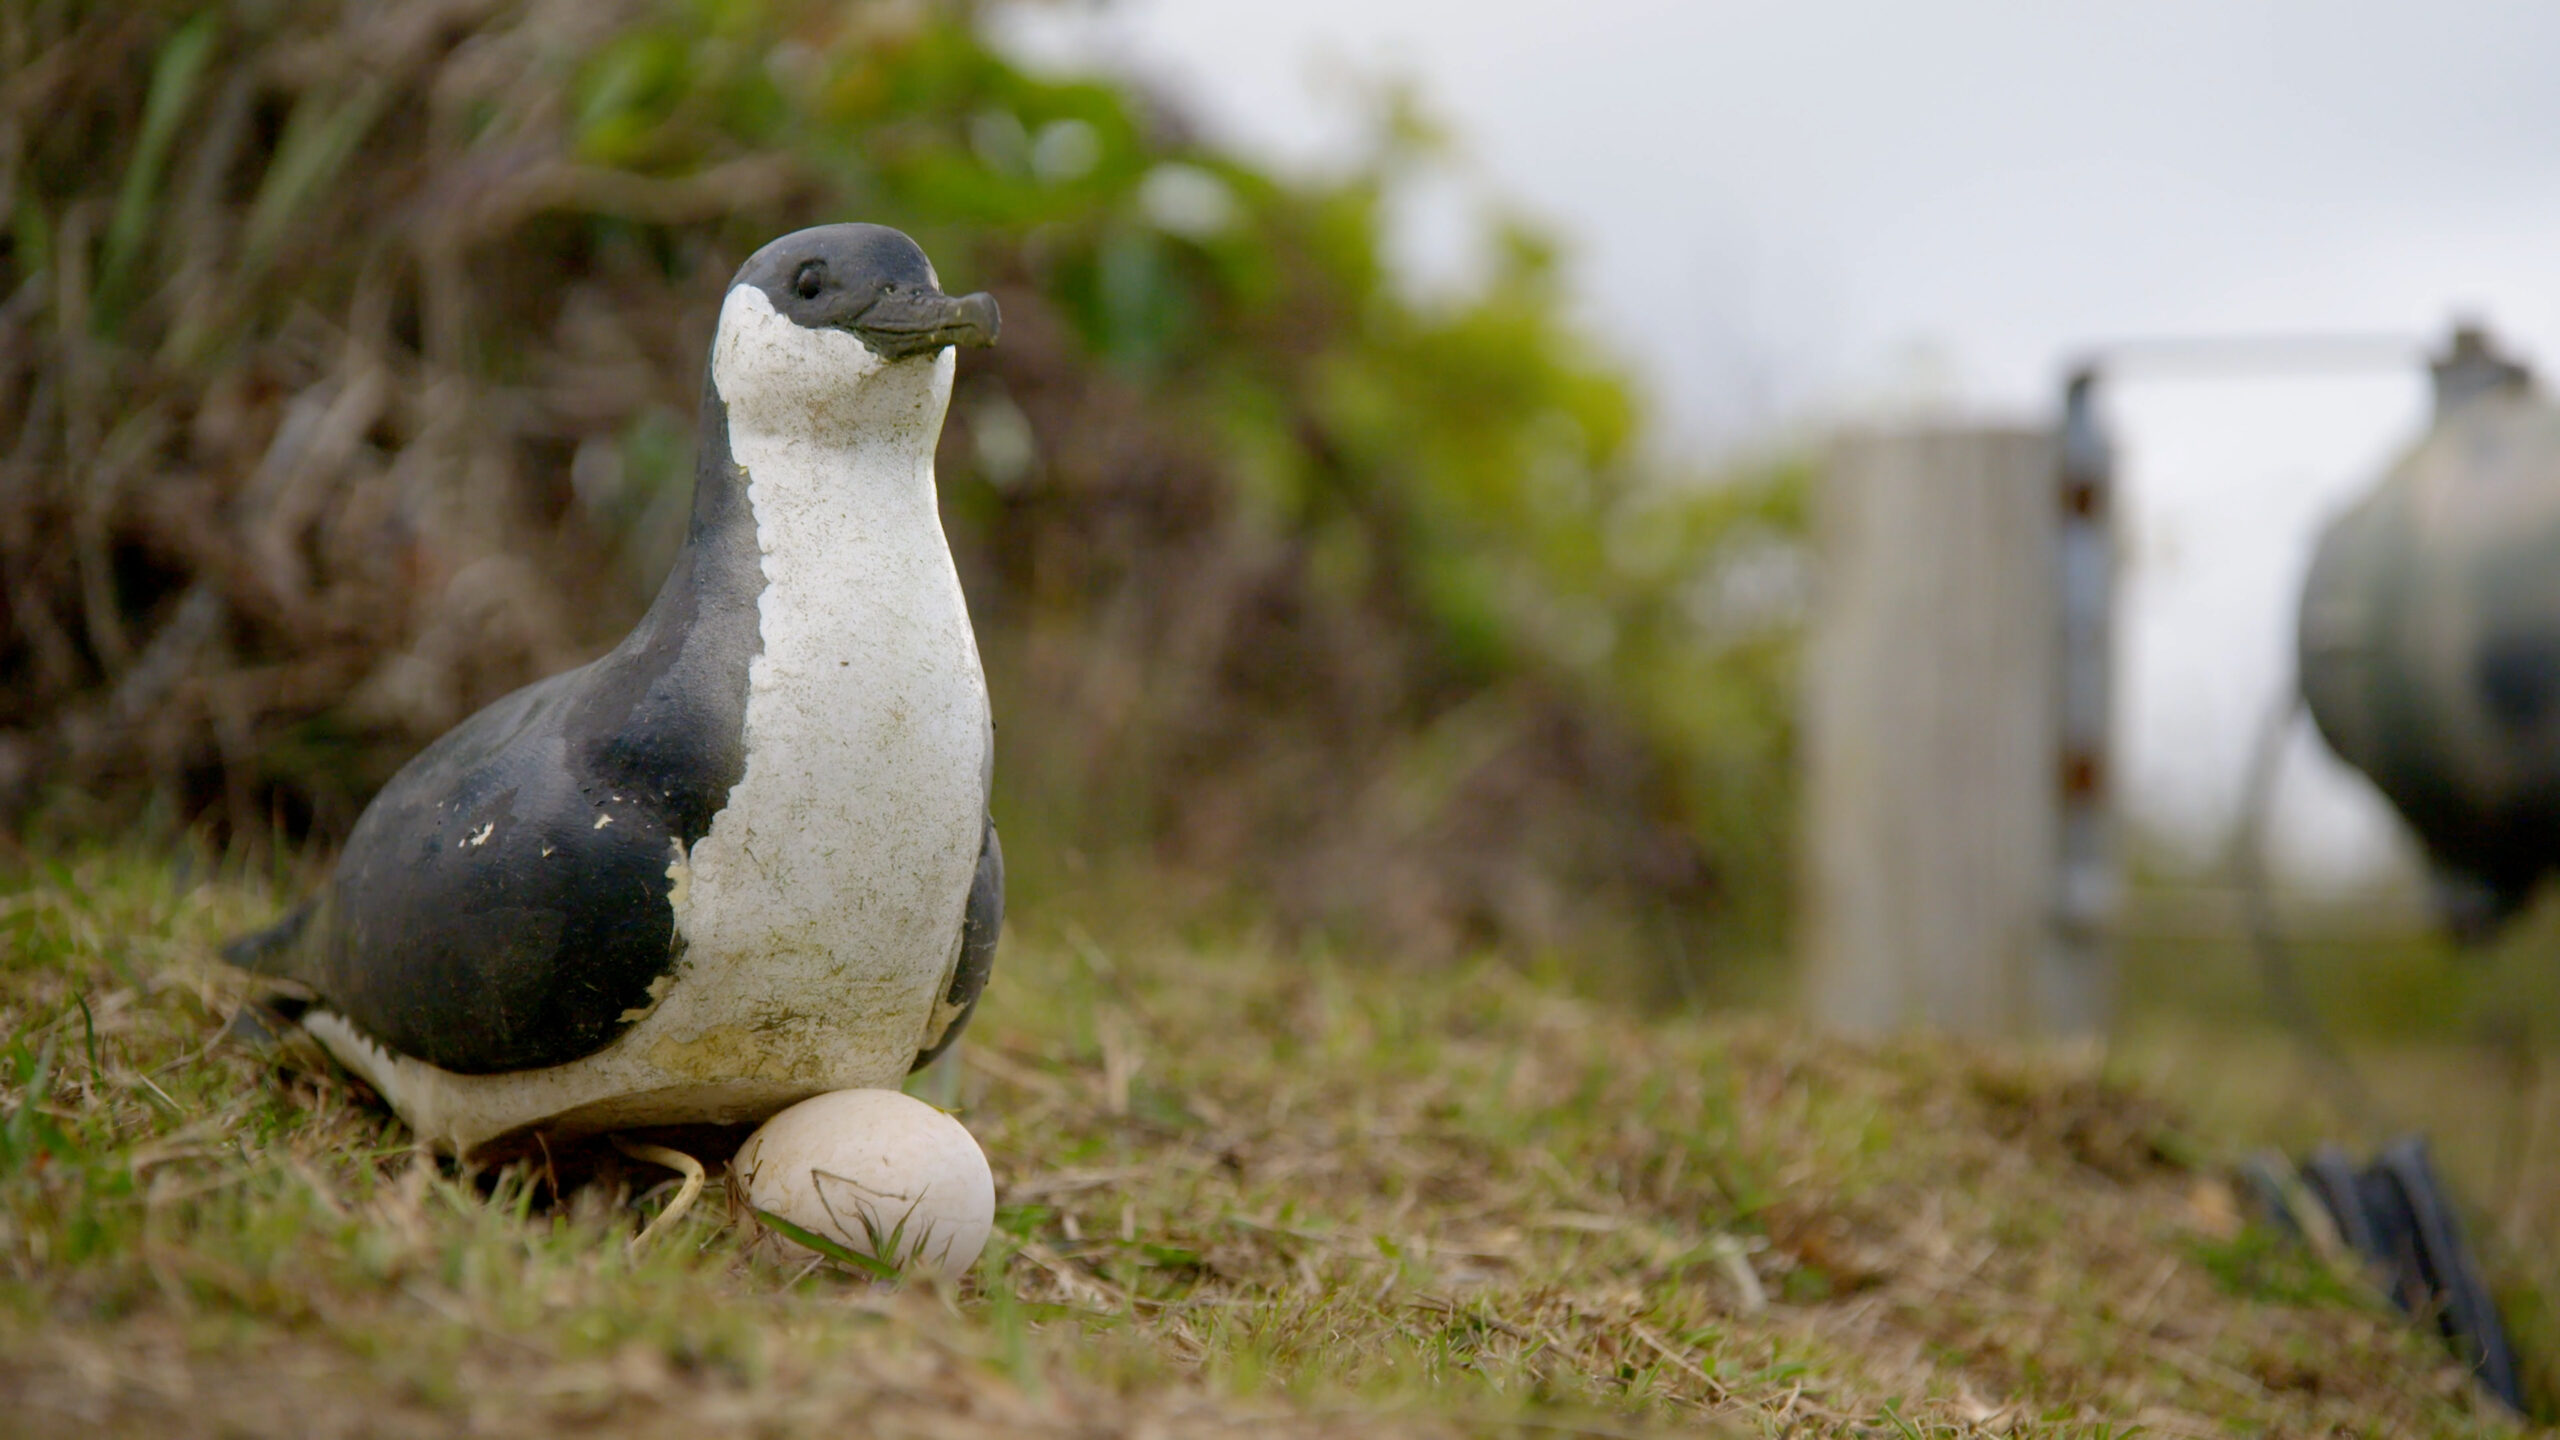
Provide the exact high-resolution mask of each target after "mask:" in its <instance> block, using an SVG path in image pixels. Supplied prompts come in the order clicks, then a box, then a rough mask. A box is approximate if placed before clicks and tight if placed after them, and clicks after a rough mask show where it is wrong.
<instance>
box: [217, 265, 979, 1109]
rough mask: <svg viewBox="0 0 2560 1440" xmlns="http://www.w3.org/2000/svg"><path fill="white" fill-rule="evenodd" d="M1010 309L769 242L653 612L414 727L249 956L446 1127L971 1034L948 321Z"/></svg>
mask: <svg viewBox="0 0 2560 1440" xmlns="http://www.w3.org/2000/svg"><path fill="white" fill-rule="evenodd" d="M996 323H997V322H996V306H995V301H994V300H993V298H991V297H989V296H987V295H983V294H978V295H968V296H963V297H957V298H955V297H952V296H947V295H945V294H943V293H942V290H941V288H940V284H939V282H938V280H937V279H936V277H935V275H934V272H933V267H932V265H931V264H929V263H928V262H927V261H926V259H925V256H924V252H923V251H922V250H920V249H918V248H917V246H916V245H915V243H914V242H913V241H912V240H909V239H908V238H907V237H906V236H905V235H902V234H900V233H898V232H897V231H895V230H891V229H887V228H884V227H881V226H877V225H827V226H820V227H818V228H815V229H810V230H803V231H799V232H797V233H795V234H791V235H786V236H784V237H782V238H781V239H779V240H775V241H774V242H772V243H771V244H769V245H767V246H765V247H764V248H763V249H761V250H759V251H757V252H756V253H755V255H754V256H753V257H752V258H750V259H749V260H748V261H747V263H746V265H745V266H744V267H743V268H742V269H740V270H739V272H738V275H737V278H736V279H735V280H734V281H733V282H731V285H730V288H729V291H728V295H727V298H726V300H725V301H724V302H723V304H722V306H721V310H720V322H719V330H718V334H717V336H716V338H715V339H714V340H713V342H712V347H711V357H710V364H709V373H708V375H707V376H706V377H705V384H704V387H703V400H702V440H701V453H700V458H699V461H698V464H697V467H696V472H695V479H694V496H693V513H692V521H691V526H690V529H689V531H688V533H687V535H686V539H685V543H684V547H683V549H682V551H681V552H680V553H679V554H678V556H677V558H676V561H675V566H674V569H673V571H672V572H671V573H670V574H669V575H668V577H667V580H666V583H665V585H664V587H663V588H662V589H661V590H660V591H659V592H658V596H657V599H656V601H655V603H653V604H652V605H651V607H650V609H649V611H648V613H647V615H646V616H645V617H643V618H642V620H641V621H640V623H639V625H638V627H637V628H635V629H634V630H633V631H632V632H631V634H630V635H629V636H628V637H627V638H626V639H624V640H623V641H622V643H621V644H619V645H617V646H615V647H614V649H613V650H612V651H611V652H610V653H608V654H606V655H605V656H603V657H602V658H600V659H598V660H596V661H594V662H592V663H590V664H587V665H584V666H581V667H579V668H578V669H575V670H570V671H567V672H565V673H563V674H559V675H554V676H552V677H551V678H549V679H547V680H543V681H540V682H538V683H536V684H533V685H530V686H527V687H526V688H524V689H522V690H518V691H516V692H515V693H514V694H512V695H509V696H506V697H505V698H503V699H501V700H499V701H497V702H496V703H494V704H492V705H490V706H489V707H488V708H487V709H485V710H482V711H480V712H479V713H478V714H476V715H473V716H472V717H471V718H469V719H467V720H465V721H463V722H462V723H461V724H460V725H458V726H456V727H455V728H454V729H453V730H451V731H449V732H448V733H446V734H445V735H444V736H443V737H442V738H441V739H439V740H437V741H436V742H435V743H434V744H432V745H430V746H428V747H427V748H426V749H425V750H424V751H422V752H420V753H419V755H418V756H417V758H415V759H414V760H412V761H410V762H409V764H408V765H407V766H406V767H405V768H403V769H402V770H401V771H400V772H399V773H398V774H397V775H395V776H394V777H393V778H392V780H391V782H390V783H389V784H388V785H386V786H384V787H383V789H382V791H381V793H380V794H378V795H377V796H375V797H374V799H373V802H372V803H371V804H370V805H369V806H367V807H366V809H365V811H364V813H363V814H362V815H361V816H360V817H359V818H358V819H357V821H356V824H355V827H354V829H353V830H352V831H351V832H350V833H349V835H348V837H347V843H346V848H345V850H344V852H343V853H342V854H341V855H340V857H339V859H338V863H337V867H336V869H335V871H334V873H333V875H332V877H331V878H330V880H329V881H328V883H327V885H326V886H325V887H324V889H323V890H322V891H321V892H320V894H319V895H318V896H317V898H316V899H314V900H313V901H312V902H311V903H310V904H308V905H306V906H304V907H303V908H302V909H300V910H299V911H297V912H295V913H293V914H292V915H290V916H288V917H287V918H286V919H285V920H284V921H283V922H281V923H280V924H278V925H276V926H275V927H274V928H273V929H271V930H268V931H266V932H263V933H261V934H258V935H253V936H250V937H247V938H246V939H243V940H240V941H238V942H235V943H234V944H233V945H232V946H230V947H229V948H228V949H227V950H226V951H225V954H226V957H227V958H229V959H230V960H231V961H232V963H234V964H236V965H240V966H242V967H243V968H246V969H249V970H253V971H256V972H258V973H260V974H264V975H269V976H274V977H278V978H281V979H284V980H288V981H291V982H295V983H296V984H297V985H298V986H299V987H302V988H303V989H305V990H307V991H308V993H309V996H310V1000H309V1004H308V1008H307V1009H304V1010H303V1011H302V1012H301V1014H300V1021H301V1024H302V1025H303V1027H304V1028H305V1029H306V1030H307V1031H308V1032H309V1033H310V1034H311V1035H312V1036H314V1037H315V1038H317V1039H318V1040H319V1041H320V1043H321V1044H322V1045H323V1046H325V1047H326V1048H327V1049H328V1050H329V1051H330V1052H331V1053H332V1054H333V1055H335V1056H336V1057H337V1059H338V1060H340V1061H341V1062H342V1063H344V1064H345V1065H347V1066H348V1067H349V1068H350V1069H352V1070H353V1071H355V1072H356V1073H357V1074H359V1075H360V1076H362V1077H363V1078H364V1079H365V1080H366V1081H368V1082H369V1083H371V1084H372V1085H373V1087H374V1088H375V1089H376V1090H378V1091H380V1092H381V1094H382V1096H383V1098H384V1099H385V1100H387V1101H388V1102H389V1103H390V1104H391V1106H392V1108H393V1109H394V1110H396V1111H397V1112H398V1113H399V1114H400V1115H401V1117H402V1118H403V1119H405V1120H406V1121H408V1123H409V1125H410V1127H411V1128H412V1129H413V1130H414V1131H415V1132H416V1133H417V1135H418V1136H419V1138H420V1139H422V1140H424V1141H426V1142H428V1143H430V1144H432V1145H434V1146H436V1147H437V1148H439V1149H443V1150H448V1151H452V1152H455V1153H458V1154H464V1155H470V1154H473V1153H477V1152H483V1151H486V1150H492V1149H495V1148H498V1147H499V1146H500V1145H501V1144H502V1142H506V1141H509V1140H511V1139H512V1140H518V1141H520V1140H522V1139H523V1138H524V1137H526V1136H529V1135H532V1134H535V1133H542V1134H546V1135H580V1134H595V1133H601V1132H605V1131H612V1130H620V1129H625V1128H631V1127H635V1126H651V1125H673V1124H692V1123H716V1124H740V1123H747V1122H753V1121H759V1120H762V1119H763V1118H765V1117H766V1116H768V1115H771V1114H772V1113H774V1112H775V1111H777V1110H780V1109H782V1108H783V1107H784V1106H786V1105H789V1104H791V1103H793V1102H795V1101H798V1100H801V1099H804V1098H806V1097H808V1096H811V1095H816V1094H821V1093H824V1092H827V1091H831V1090H841V1089H851V1088H858V1087H894V1086H896V1085H897V1084H898V1083H899V1081H900V1079H901V1078H902V1077H903V1076H905V1075H906V1074H907V1073H908V1071H909V1070H910V1069H912V1068H914V1067H917V1066H921V1065H922V1064H924V1063H925V1062H926V1061H928V1060H930V1059H932V1058H933V1057H934V1056H936V1055H937V1054H939V1053H940V1052H941V1051H942V1049H943V1048H944V1047H946V1046H948V1045H949V1044H950V1043H951V1042H952V1040H953V1039H954V1038H956V1037H957V1035H958V1034H959V1032H960V1029H961V1027H962V1026H963V1025H964V1024H965V1023H966V1022H967V1020H968V1016H969V1013H970V1011H971V1009H972V1007H973V1006H974V1005H975V1004H976V1002H977V999H978V995H979V992H980V991H981V990H982V989H983V988H984V986H985V984H986V980H987V972H988V969H989V967H990V966H991V965H992V964H993V962H994V957H995V944H996V934H997V931H998V929H999V928H1000V926H1001V924H1002V922H1003V912H1004V859H1003V853H1002V851H1001V850H1000V849H999V848H998V845H997V842H996V832H995V826H994V823H993V821H992V820H991V818H990V817H989V814H988V809H987V804H988V790H989V785H990V783H991V780H992V777H993V766H994V748H993V740H994V729H993V722H992V719H991V717H990V713H989V709H988V704H987V690H986V680H985V676H984V673H983V672H982V671H981V669H980V667H979V662H978V649H977V641H976V637H975V636H974V635H973V633H972V632H971V629H970V625H969V614H968V609H967V606H966V604H965V602H964V601H963V599H962V596H961V591H960V581H959V576H958V574H957V572H956V571H955V570H954V569H953V566H952V560H951V552H950V548H949V546H948V544H947V543H946V542H945V540H944V537H943V532H942V523H941V518H940V515H939V513H938V511H937V507H936V495H935V487H934V472H933V456H934V445H935V441H936V440H937V438H938V437H939V435H940V433H941V429H942V419H943V412H944V410H945V408H946V407H947V406H948V404H949V402H950V399H951V381H952V371H953V366H954V355H953V350H952V347H953V346H956V345H984V344H989V343H992V342H993V340H994V339H995V334H996Z"/></svg>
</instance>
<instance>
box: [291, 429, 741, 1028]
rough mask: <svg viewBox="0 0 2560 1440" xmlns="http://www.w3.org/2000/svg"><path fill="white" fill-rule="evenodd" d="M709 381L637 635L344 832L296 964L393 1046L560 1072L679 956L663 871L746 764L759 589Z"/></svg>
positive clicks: (430, 764)
mask: <svg viewBox="0 0 2560 1440" xmlns="http://www.w3.org/2000/svg"><path fill="white" fill-rule="evenodd" d="M704 392H705V393H704V399H703V426H704V434H703V444H702V450H701V458H700V462H699V465H698V468H697V472H696V475H695V480H694V503H693V520H692V526H691V532H690V534H689V535H688V536H687V538H686V542H685V545H684V548H683V549H682V550H681V551H680V552H679V553H678V556H677V559H676V568H675V570H674V572H673V573H671V574H670V575H669V576H668V577H667V582H666V585H665V587H664V588H663V589H661V590H660V591H659V594H658V598H657V601H656V603H655V604H653V605H652V606H651V607H650V609H649V613H648V614H647V616H646V617H644V618H643V619H642V620H641V622H640V624H639V626H638V628H636V629H634V630H633V631H632V633H631V634H630V636H629V637H628V638H626V639H625V640H624V641H623V642H622V644H621V645H619V646H617V647H616V648H615V649H614V650H613V652H612V653H610V654H608V655H606V656H604V657H603V658H602V659H599V660H597V661H595V662H593V663H592V664H589V665H585V666H582V667H580V668H578V669H576V670H571V671H567V672H565V673H563V674H559V675H554V676H552V677H551V678H550V679H547V680H543V681H540V682H538V683H536V684H533V685H530V686H527V687H526V688H524V689H522V690H519V691H517V692H515V693H514V694H512V695H509V696H507V697H506V698H505V699H502V700H500V701H498V702H496V703H495V704H493V705H491V706H489V707H488V708H487V709H485V710H483V711H481V712H480V713H479V714H477V715H474V716H472V717H471V718H470V719H468V720H466V721H464V722H463V723H462V724H460V725H458V726H456V727H455V728H454V729H453V730H452V731H450V732H448V733H447V734H446V735H445V736H444V737H443V738H442V739H439V740H437V741H436V742H435V743H434V744H433V745H430V746H428V747H427V748H426V749H425V750H424V751H421V752H420V753H419V754H418V756H417V758H416V759H414V760H412V761H410V762H409V764H408V765H407V766H406V767H404V768H403V769H402V770H401V771H400V773H399V774H398V775H396V776H394V777H393V778H392V780H391V783H390V784H388V785H386V786H384V787H383V790H382V793H381V794H379V795H377V796H376V797H374V801H373V803H372V805H371V806H369V807H367V809H366V810H365V813H364V815H363V816H362V817H361V818H360V819H359V820H358V821H357V822H356V826H355V829H354V831H353V833H351V834H350V835H349V836H348V838H347V847H346V850H345V852H344V854H343V855H341V856H340V858H339V861H338V868H337V873H336V875H335V877H334V878H333V879H332V881H331V883H330V886H329V890H328V893H327V895H326V897H325V899H324V901H323V905H322V909H321V913H320V916H319V917H318V918H319V919H320V921H321V922H322V923H320V924H318V925H316V926H313V927H311V933H309V934H308V936H307V938H306V940H305V942H304V944H303V946H302V947H299V948H302V950H303V955H302V957H301V963H300V964H299V965H297V966H295V967H294V970H295V973H296V974H297V976H298V978H302V979H305V980H307V981H308V982H309V983H311V984H312V985H313V986H314V987H315V988H316V989H318V990H319V991H320V993H321V994H322V995H323V996H324V997H326V999H327V1000H328V1003H329V1004H330V1006H331V1007H332V1008H334V1009H337V1010H339V1011H341V1012H343V1013H344V1014H345V1015H346V1016H347V1018H348V1019H350V1020H353V1021H354V1022H355V1023H356V1024H357V1025H358V1026H360V1027H362V1028H363V1029H364V1030H365V1031H367V1032H368V1033H370V1034H371V1035H373V1036H374V1037H375V1038H376V1039H378V1040H380V1041H381V1042H382V1043H383V1044H385V1045H387V1046H389V1047H391V1048H392V1049H394V1050H397V1051H400V1052H402V1053H404V1054H408V1055H413V1056H416V1057H417V1058H419V1059H421V1060H425V1061H427V1062H429V1063H430V1064H434V1065H438V1066H441V1067H443V1068H445V1069H447V1070H453V1071H458V1072H461V1073H464V1074H484V1073H489V1072H494V1071H504V1070H522V1069H531V1068H535V1067H539V1066H545V1065H557V1064H561V1063H563V1062H565V1061H569V1060H574V1059H576V1058H578V1057H579V1056H582V1055H586V1054H589V1053H592V1052H593V1051H595V1050H596V1049H598V1048H600V1047H602V1046H603V1045H604V1044H605V1043H606V1042H607V1041H609V1040H611V1039H612V1038H613V1037H614V1036H615V1035H617V1034H619V1033H621V1031H622V1029H623V1027H624V1026H625V1025H627V1024H628V1023H629V1020H627V1019H626V1018H624V1017H625V1016H626V1015H627V1014H629V1013H630V1012H634V1011H637V1010H640V1009H642V1008H644V1007H646V1006H647V1005H648V1004H649V1003H650V994H649V987H650V984H651V983H652V982H653V981H655V980H657V979H658V978H659V977H660V976H662V975H664V974H666V973H667V972H668V971H669V970H670V969H671V968H673V965H674V963H675V959H676V953H675V927H674V914H673V911H672V910H671V909H670V908H669V906H668V903H667V892H668V889H669V886H670V883H671V882H670V881H669V879H668V875H667V869H668V864H669V862H670V861H671V860H672V859H673V858H674V855H675V842H676V841H679V840H680V841H682V842H683V843H684V844H685V845H687V846H691V845H692V844H693V843H694V842H695V841H697V840H699V839H701V838H702V836H703V835H704V834H705V833H706V832H708V831H709V830H710V828H711V819H712V817H713V816H714V815H716V814H718V813H719V811H720V808H721V807H722V806H723V805H724V804H726V803H727V801H728V796H729V790H730V787H731V786H733V785H735V784H736V783H737V780H738V776H739V775H740V773H741V772H742V771H743V770H744V768H745V764H746V753H745V738H744V735H745V718H746V704H747V666H748V664H749V662H750V661H752V660H753V659H754V658H755V656H756V654H757V653H758V650H759V649H760V641H759V639H758V637H757V630H756V600H757V597H758V595H759V594H760V592H761V591H762V589H763V584H764V579H763V573H762V570H761V568H760V566H759V561H758V557H757V552H756V540H755V526H754V524H753V522H752V518H751V517H750V516H749V515H748V514H747V513H746V507H747V496H746V474H745V472H744V471H743V470H741V469H740V468H739V467H738V466H737V464H736V463H735V462H734V461H733V460H732V459H731V457H730V453H729V443H728V416H727V407H726V406H724V405H723V404H722V403H721V401H720V398H719V396H718V394H717V393H716V392H714V391H713V390H712V389H711V387H710V385H709V384H708V383H707V382H706V383H705V385H704ZM599 820H608V823H605V824H602V825H599V824H598V822H599Z"/></svg>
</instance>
